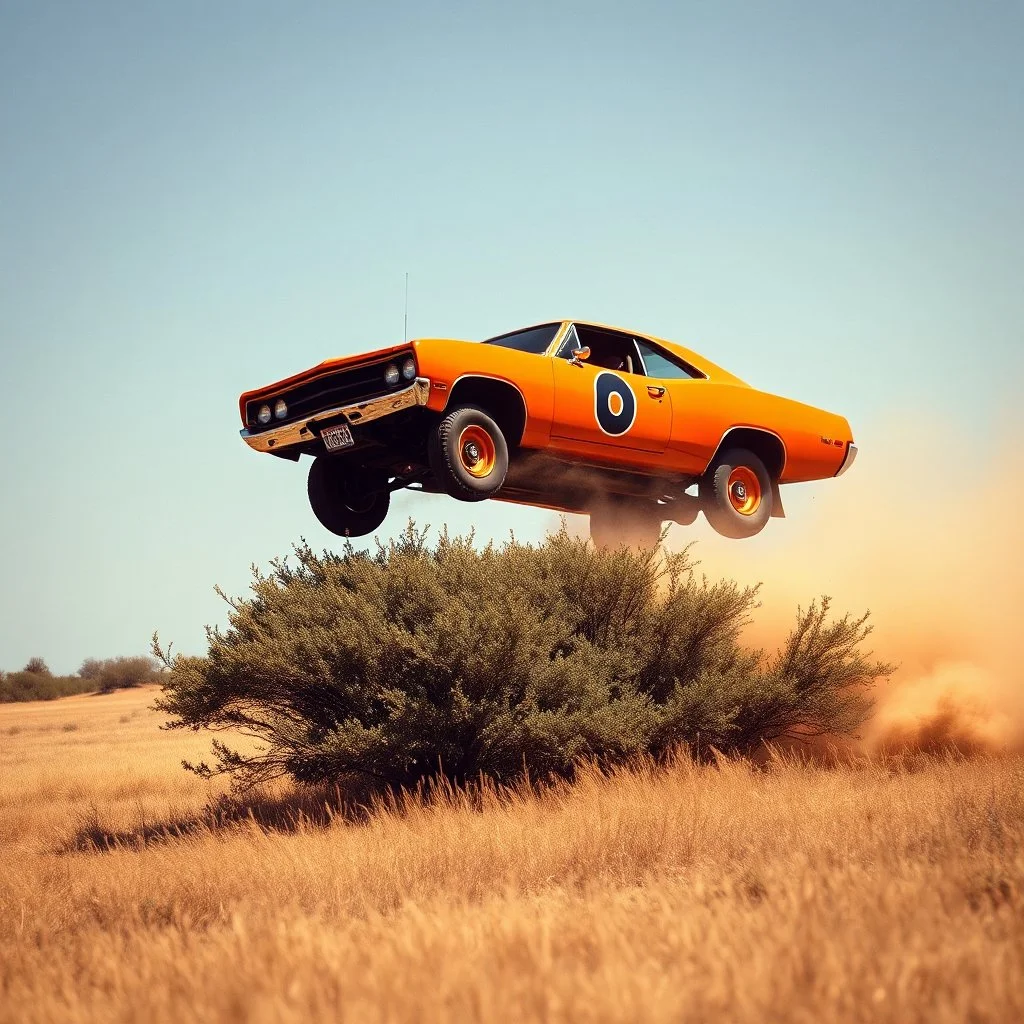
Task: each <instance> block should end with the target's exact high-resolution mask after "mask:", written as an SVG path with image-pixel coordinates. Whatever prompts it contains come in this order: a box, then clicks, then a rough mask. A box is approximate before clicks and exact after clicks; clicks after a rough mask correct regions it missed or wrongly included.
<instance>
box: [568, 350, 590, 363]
mask: <svg viewBox="0 0 1024 1024" xmlns="http://www.w3.org/2000/svg"><path fill="white" fill-rule="evenodd" d="M589 358H590V349H589V347H588V346H586V345H584V346H583V347H582V348H574V349H573V350H572V359H570V360H569V362H570V363H572V365H573V366H582V365H583V360H584V359H589Z"/></svg>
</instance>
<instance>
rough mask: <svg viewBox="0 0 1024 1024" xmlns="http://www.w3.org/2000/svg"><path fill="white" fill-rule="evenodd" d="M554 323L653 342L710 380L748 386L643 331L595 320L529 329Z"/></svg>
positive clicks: (703, 359) (682, 348) (690, 351)
mask: <svg viewBox="0 0 1024 1024" xmlns="http://www.w3.org/2000/svg"><path fill="white" fill-rule="evenodd" d="M554 323H562V324H578V325H579V326H580V327H594V328H597V329H598V330H604V331H616V332H617V333H619V334H629V335H631V336H632V337H634V338H639V339H641V340H643V341H651V342H654V344H655V345H661V346H662V347H663V348H666V349H668V351H669V352H671V353H673V354H674V355H677V356H679V357H680V358H681V359H684V360H685V361H686V362H688V363H691V364H692V365H693V366H694V367H695V368H696V369H698V370H700V371H701V373H703V374H705V375H706V376H707V377H708V378H709V379H711V380H715V381H721V382H722V383H726V384H740V385H742V386H743V387H749V386H750V385H749V384H747V382H746V381H744V380H741V379H740V378H739V377H737V376H736V375H735V374H733V373H730V372H729V371H728V370H726V369H724V368H723V367H721V366H719V365H718V364H717V363H713V362H712V361H711V360H710V359H708V358H706V357H705V356H702V355H701V354H700V353H699V352H694V351H693V349H689V348H687V347H686V346H685V345H679V344H677V343H676V342H674V341H668V340H667V339H665V338H659V337H657V335H654V334H645V333H644V332H643V331H634V330H632V329H631V328H629V327H616V326H614V325H613V324H602V323H598V322H597V321H595V320H561V321H558V320H543V321H541V322H539V323H536V324H531V325H530V327H544V326H546V325H548V324H554ZM530 327H523V328H521V330H524V331H528V330H530ZM510 333H511V332H510Z"/></svg>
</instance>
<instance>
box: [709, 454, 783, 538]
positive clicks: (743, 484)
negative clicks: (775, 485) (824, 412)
mask: <svg viewBox="0 0 1024 1024" xmlns="http://www.w3.org/2000/svg"><path fill="white" fill-rule="evenodd" d="M698 494H699V497H700V507H701V511H703V513H704V517H705V519H707V521H708V522H709V523H710V524H711V525H712V526H713V527H714V529H715V530H716V532H718V533H720V534H722V536H723V537H732V538H733V539H735V540H740V539H742V538H744V537H753V536H754V534H755V533H760V532H761V531H762V530H763V529H764V527H765V524H766V523H767V522H768V520H769V519H770V518H771V514H772V480H771V477H770V476H769V475H768V470H767V469H765V465H764V463H763V462H762V461H761V460H760V459H759V458H758V457H757V456H756V455H755V454H754V453H753V452H751V451H747V449H746V448H730V449H729V450H728V451H725V452H722V453H721V454H720V455H717V456H715V459H714V461H713V462H712V463H711V465H710V466H709V467H708V469H707V472H706V473H705V474H704V476H703V477H702V479H701V481H700V484H699V486H698Z"/></svg>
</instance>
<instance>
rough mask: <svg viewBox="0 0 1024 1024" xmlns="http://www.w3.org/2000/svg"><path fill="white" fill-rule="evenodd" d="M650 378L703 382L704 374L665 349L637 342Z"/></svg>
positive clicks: (644, 342)
mask: <svg viewBox="0 0 1024 1024" xmlns="http://www.w3.org/2000/svg"><path fill="white" fill-rule="evenodd" d="M636 344H637V347H638V348H639V349H640V354H641V355H642V356H643V357H644V367H645V368H646V370H647V376H648V377H661V378H663V379H665V380H701V379H702V374H700V373H698V372H697V371H696V370H693V369H691V368H690V367H688V366H687V365H686V363H684V362H683V361H682V360H681V359H676V358H674V357H672V356H670V355H669V354H668V353H667V352H665V351H664V350H663V349H660V348H655V347H654V346H653V345H651V344H649V343H648V342H646V341H637V343H636Z"/></svg>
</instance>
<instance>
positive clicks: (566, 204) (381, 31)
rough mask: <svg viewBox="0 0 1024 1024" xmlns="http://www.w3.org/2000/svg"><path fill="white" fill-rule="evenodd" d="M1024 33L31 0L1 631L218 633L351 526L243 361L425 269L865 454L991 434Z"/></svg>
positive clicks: (8, 250) (451, 299) (21, 71)
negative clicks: (921, 431)
mask: <svg viewBox="0 0 1024 1024" xmlns="http://www.w3.org/2000/svg"><path fill="white" fill-rule="evenodd" d="M1022 39H1024V7H1022V6H1021V5H1020V4H1019V3H1005V4H1000V3H989V4H978V5H967V4H962V3H956V4H944V3H941V2H920V3H911V2H903V3H899V2H897V3H893V4H881V3H878V4H873V3H869V4H864V3H853V2H851V3H828V2H822V0H819V2H814V3H812V2H808V3H786V2H780V3H774V4H759V3H754V2H748V3H729V2H721V3H707V2H704V3H664V4H643V3H629V4H625V3H621V4H606V3H579V4H559V3H542V4H532V3H522V4H505V5H491V4H481V3H474V4H448V5H445V6H444V7H443V9H435V8H434V6H433V5H425V4H418V3H404V2H395V3H388V4H379V5H367V4H351V5H350V4H347V3H340V2H339V3H332V4H312V3H308V4H286V3H257V2H248V3H229V2H221V3H217V4H208V3H192V2H180V3H173V4H172V3H166V4H149V3H122V4H109V3H106V4H104V3H94V4H90V5H84V4H73V3H64V4H53V3H47V2H31V3H30V2H13V0H6V2H2V0H0V138H2V139H3V146H2V150H3V158H2V160H0V395H2V399H3V403H4V406H3V411H4V414H5V418H6V420H7V423H8V425H9V426H8V434H7V443H6V444H4V446H3V449H2V454H0V555H2V559H3V566H4V577H3V590H2V599H0V667H2V668H6V669H13V668H18V667H20V666H21V665H22V664H24V662H25V661H26V660H27V659H28V658H29V657H30V656H31V655H35V654H39V655H42V656H44V657H45V658H47V659H48V661H49V662H50V664H51V666H52V667H53V668H55V669H58V670H61V671H70V670H73V669H75V668H77V666H78V664H79V663H80V662H81V660H82V659H83V658H84V657H87V656H100V657H103V656H109V655H113V654H119V653H130V652H135V651H139V650H144V649H145V648H146V647H147V644H148V638H149V635H150V634H151V633H152V631H153V630H154V629H159V630H160V632H161V635H162V636H163V637H164V638H165V639H167V640H174V641H176V643H177V646H178V647H179V648H181V649H184V650H192V651H199V650H201V649H202V627H203V624H204V623H208V622H209V623H214V622H222V621H223V620H224V611H223V607H222V606H221V604H220V603H219V601H218V600H217V598H216V597H215V596H214V595H213V591H212V588H213V585H214V584H215V583H219V584H220V585H221V586H223V587H224V588H225V589H226V590H228V591H229V592H234V593H237V592H240V591H241V590H243V589H244V587H245V586H246V583H247V579H248V567H249V565H250V563H253V562H255V563H257V564H265V563H266V561H267V560H268V559H269V558H270V557H272V556H274V555H276V554H282V553H285V552H287V551H288V550H289V548H290V545H291V543H292V542H293V541H295V540H297V539H298V538H299V537H300V536H304V537H306V538H307V539H308V540H309V541H310V542H311V543H312V544H313V545H314V546H323V545H333V539H332V538H331V536H330V535H329V534H327V533H325V532H324V531H323V530H322V529H321V528H320V527H319V525H318V524H317V523H316V521H315V520H314V519H313V517H312V515H311V513H310V512H309V511H308V508H307V505H306V499H305V480H304V468H299V467H296V466H294V465H291V464H288V463H282V462H278V461H276V460H272V459H268V458H264V457H260V456H257V455H255V454H254V453H252V452H250V451H248V449H246V448H245V446H244V445H243V444H242V442H241V441H240V440H239V438H238V433H237V432H238V426H239V424H238V422H237V406H236V401H237V395H238V393H239V392H240V391H241V390H244V389H246V388H249V387H252V386H256V385H259V384H262V383H265V382H267V381H269V380H272V379H277V378H279V377H281V376H284V375H286V374H288V373H292V372H295V371H297V370H300V369H302V368H304V367H306V366H308V365H310V364H312V363H314V362H317V361H319V360H320V359H322V358H325V357H326V356H329V355H336V354H343V353H350V352H358V351H360V350H363V349H366V348H371V347H379V346H381V345H385V344H390V343H392V342H395V341H396V340H400V339H401V333H402V302H403V287H404V275H405V273H406V272H407V271H408V273H409V275H410V298H409V328H410V333H411V334H412V335H413V336H417V335H418V336H427V335H445V336H453V337H465V338H481V337H485V336H487V335H489V334H493V333H497V332H499V331H502V330H507V329H510V328H512V327H515V326H519V325H522V324H526V323H531V322H536V321H538V320H543V319H549V318H560V317H562V316H579V317H581V318H586V319H596V320H602V321H605V322H610V323H616V324H622V325H626V326H630V327H634V328H636V329H640V330H646V331H650V332H652V333H655V334H659V335H661V336H664V337H669V338H673V339H676V340H678V341H680V342H683V343H684V344H687V345H690V346H691V347H693V348H695V349H697V350H698V351H701V352H704V353H706V354H707V355H708V356H710V357H711V358H712V359H714V360H715V361H717V362H719V363H721V364H723V365H724V366H726V367H728V368H729V369H731V370H733V371H734V372H735V373H737V374H739V375H740V376H741V377H743V378H745V379H747V380H748V381H750V382H751V383H753V384H755V385H757V386H759V387H763V388H766V389H768V390H771V391H776V392H780V393H784V394H787V395H791V396H792V397H795V398H799V399H801V400H804V401H807V402H811V403H813V404H816V405H822V406H825V407H827V408H833V409H835V410H836V411H840V412H843V413H844V414H846V415H847V416H848V417H849V419H850V420H851V422H852V424H853V426H854V431H855V434H856V435H857V437H858V440H859V441H860V442H861V443H862V458H864V459H868V458H884V457H885V451H886V447H887V446H891V445H894V444H899V443H906V439H898V438H894V437H892V435H891V432H890V431H888V430H887V429H886V427H885V424H886V423H887V422H888V420H887V418H888V417H891V416H892V414H893V413H894V412H899V413H900V414H902V415H909V416H910V417H911V418H912V417H913V416H914V415H915V414H917V413H920V414H921V415H922V416H927V417H929V418H931V419H932V420H934V419H935V418H938V419H940V420H941V421H942V422H944V423H945V424H947V425H952V427H953V428H954V429H955V430H956V431H957V432H958V433H961V434H963V435H964V436H966V437H968V438H970V439H971V440H973V441H974V442H976V443H977V444H979V445H984V444H985V443H986V441H987V439H988V438H989V437H990V436H991V433H992V432H993V431H994V430H996V429H997V428H998V427H999V425H1000V424H1004V423H1005V418H1006V416H1007V415H1010V416H1011V417H1012V416H1014V415H1018V414H1016V413H1014V408H1015V403H1016V402H1017V401H1018V394H1019V389H1020V383H1021V381H1022V379H1024V356H1022V350H1024V287H1022V281H1024V187H1022V184H1021V183H1022V182H1024V61H1022V60H1021V40H1022ZM918 443H924V444H927V443H928V439H927V437H923V438H920V439H918ZM966 476H967V480H968V485H969V473H968V474H966ZM949 485H951V486H956V485H957V484H956V482H955V480H953V479H951V481H950V482H949ZM834 486H841V484H837V483H833V482H827V483H823V484H816V485H807V486H806V487H805V488H804V489H803V490H802V491H801V492H800V493H799V494H795V495H794V496H793V497H790V496H788V495H787V510H788V511H789V513H790V516H789V518H788V519H787V520H785V521H784V522H777V523H776V522H773V523H772V524H770V529H773V530H774V529H778V530H780V531H785V530H798V529H799V528H800V515H799V513H800V510H801V508H802V507H805V506H806V504H807V503H808V502H809V501H811V500H813V497H814V494H815V488H820V487H834ZM409 515H411V516H414V517H415V518H416V519H417V520H418V521H421V522H429V523H432V524H434V525H435V526H438V525H441V524H443V523H448V524H450V526H451V527H452V528H453V529H456V530H462V529H465V528H468V527H470V526H472V527H475V529H476V530H477V532H478V534H479V535H480V536H481V537H492V536H493V537H498V538H501V537H504V536H506V535H507V533H508V530H509V529H510V528H514V529H515V530H516V532H517V533H518V534H519V535H521V536H523V537H525V538H529V539H533V538H539V537H540V536H542V535H543V532H544V530H545V529H546V528H547V527H548V526H550V524H551V522H552V519H551V516H550V515H548V514H546V513H543V512H538V511H534V510H525V509H518V508H515V507H512V506H507V505H502V504H498V503H485V504H484V505H479V506H467V505H459V504H457V503H455V502H452V501H450V500H448V499H444V498H424V497H421V496H408V497H404V498H402V499H400V500H398V501H397V502H396V503H395V505H394V506H393V511H392V517H391V518H390V519H389V521H388V523H387V524H386V525H385V529H384V531H382V534H381V535H382V536H386V535H387V532H388V531H389V530H391V531H397V530H399V529H400V528H401V527H402V525H403V524H404V521H405V518H406V517H407V516H409ZM698 535H699V531H698Z"/></svg>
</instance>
